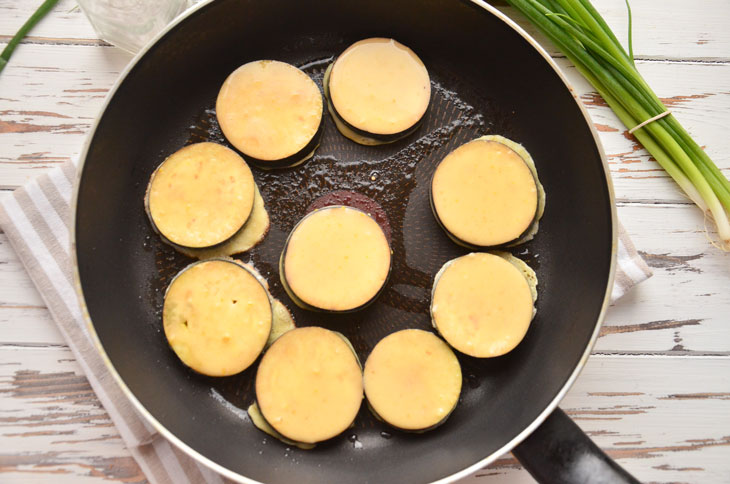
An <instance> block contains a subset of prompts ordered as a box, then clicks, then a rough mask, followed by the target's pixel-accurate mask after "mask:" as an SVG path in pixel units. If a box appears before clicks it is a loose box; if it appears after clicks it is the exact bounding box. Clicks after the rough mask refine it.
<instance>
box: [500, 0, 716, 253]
mask: <svg viewBox="0 0 730 484" xmlns="http://www.w3.org/2000/svg"><path fill="white" fill-rule="evenodd" d="M507 3H509V4H510V5H512V6H513V7H514V8H516V9H517V10H519V11H520V12H522V14H523V15H525V16H526V17H527V18H528V19H529V20H530V21H531V22H532V23H533V24H535V26H537V27H538V28H539V29H540V30H541V31H542V32H543V33H544V34H545V35H546V36H547V37H548V38H549V39H550V40H551V41H552V42H553V43H554V44H555V45H556V46H557V47H558V48H559V49H560V50H561V51H562V52H563V53H564V54H565V55H566V56H567V57H568V59H570V61H571V62H573V64H575V67H576V68H577V69H578V71H579V72H580V73H581V74H583V76H584V77H585V78H586V79H587V80H588V82H590V83H591V84H592V85H593V87H594V88H595V89H596V90H597V91H598V93H599V94H600V95H601V96H602V97H603V99H604V100H605V101H606V103H607V104H608V105H609V107H610V108H611V109H612V110H613V111H614V113H615V114H616V116H617V117H618V118H619V119H620V120H621V122H623V124H624V125H625V126H626V127H627V128H629V129H634V128H636V127H637V126H638V125H640V124H641V123H643V122H644V121H647V120H650V119H652V118H654V117H655V116H658V115H660V114H663V113H665V112H666V111H667V108H666V106H664V104H663V103H662V102H661V100H660V99H659V98H658V97H657V96H656V94H655V93H654V91H653V90H652V89H651V88H650V87H649V85H648V84H647V83H646V81H645V80H644V78H643V77H642V76H641V74H639V71H637V69H636V66H635V65H634V56H633V46H632V42H631V9H630V8H629V42H628V46H629V53H628V54H627V53H626V51H625V50H624V48H623V47H622V46H621V43H620V42H619V41H618V40H617V39H616V36H615V35H614V34H613V32H612V31H611V29H610V28H609V26H608V25H607V24H606V22H605V21H604V20H603V18H602V17H601V15H600V14H599V13H598V12H597V11H596V9H595V8H594V7H593V5H592V4H591V2H590V1H589V0H507ZM626 6H627V7H629V5H628V1H627V2H626ZM633 134H634V136H635V137H636V139H638V140H639V142H640V143H641V144H642V145H643V146H644V148H646V150H647V151H648V152H649V153H651V155H652V156H653V157H654V159H655V160H656V161H657V162H658V163H659V165H660V166H661V167H662V168H664V170H665V171H666V172H667V173H668V174H669V175H670V176H671V177H672V178H673V179H674V181H675V182H677V184H678V185H679V186H680V188H681V189H682V190H683V191H684V192H685V193H686V194H687V196H688V197H689V198H690V200H692V201H693V202H694V203H695V204H696V205H697V206H698V207H699V208H700V209H702V211H703V212H704V213H705V214H710V215H711V218H712V219H713V220H714V222H715V225H716V228H717V233H718V236H719V238H720V245H721V246H722V247H723V248H724V249H726V250H727V248H728V247H730V222H729V221H728V214H730V182H729V181H728V179H727V178H726V177H725V176H724V175H723V174H722V172H721V171H720V169H719V168H717V166H716V165H715V163H713V161H712V160H711V159H710V157H709V156H708V155H707V153H705V151H704V150H703V149H702V148H700V146H699V145H698V144H697V143H696V142H695V141H694V140H693V139H692V137H691V136H690V135H689V133H687V131H686V130H685V129H684V128H683V127H682V125H681V124H680V123H679V121H677V119H676V118H675V117H674V116H673V115H672V114H668V115H664V116H662V117H661V118H657V119H655V120H653V121H650V122H648V123H647V124H645V125H644V126H642V127H640V128H638V129H635V131H634V132H633Z"/></svg>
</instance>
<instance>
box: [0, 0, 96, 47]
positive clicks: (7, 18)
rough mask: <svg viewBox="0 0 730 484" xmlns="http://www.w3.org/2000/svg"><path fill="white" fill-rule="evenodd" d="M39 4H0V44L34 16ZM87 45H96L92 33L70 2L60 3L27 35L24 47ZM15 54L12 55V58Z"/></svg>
mask: <svg viewBox="0 0 730 484" xmlns="http://www.w3.org/2000/svg"><path fill="white" fill-rule="evenodd" d="M41 3H42V0H25V1H21V2H19V1H18V0H0V42H1V43H6V42H8V40H9V38H10V37H12V36H13V35H14V34H15V32H17V31H18V29H19V28H20V26H21V25H23V23H24V22H25V21H26V20H27V19H28V18H29V17H30V16H31V15H32V14H33V12H35V10H36V9H37V8H38V6H39V5H40V4H41ZM37 42H44V43H84V42H86V43H88V42H93V43H94V44H97V45H100V44H101V43H102V42H101V41H99V39H98V36H97V35H96V32H94V29H93V28H92V27H91V24H90V23H89V21H88V20H87V19H86V16H85V15H84V13H83V12H82V11H81V9H80V8H79V7H78V5H77V4H76V2H75V1H74V0H61V1H59V2H58V4H57V5H56V6H55V7H54V8H53V10H52V11H51V12H50V13H49V14H48V16H47V17H46V18H44V19H43V20H41V21H40V22H39V23H38V25H36V26H35V28H34V29H33V30H32V31H31V33H30V36H29V38H27V39H26V40H25V41H24V43H37ZM17 53H18V51H16V54H17Z"/></svg>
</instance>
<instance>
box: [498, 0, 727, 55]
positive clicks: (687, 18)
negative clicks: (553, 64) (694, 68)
mask: <svg viewBox="0 0 730 484" xmlns="http://www.w3.org/2000/svg"><path fill="white" fill-rule="evenodd" d="M495 3H497V4H498V5H497V8H499V9H500V10H501V11H502V12H504V13H506V14H507V15H508V16H509V17H511V18H513V19H514V20H515V21H516V22H517V23H518V24H519V25H520V26H521V27H522V28H524V29H525V30H526V31H527V32H528V33H529V34H530V35H532V36H533V37H535V38H536V39H537V40H538V41H539V42H540V43H541V44H542V45H544V46H546V49H547V50H548V52H550V53H551V54H557V53H558V50H557V49H556V48H555V47H553V46H552V44H551V43H550V42H549V41H548V40H547V39H546V38H545V37H544V36H543V35H542V34H540V33H539V32H537V30H536V29H535V28H534V27H533V26H532V24H530V23H529V22H528V21H527V20H526V19H525V18H524V17H523V16H522V15H521V14H519V13H518V12H517V11H515V10H514V9H512V8H511V7H507V6H505V5H504V2H495ZM592 3H593V4H594V5H595V7H596V9H597V10H598V11H599V13H600V14H601V15H602V16H603V18H604V19H605V20H606V23H608V25H609V26H610V27H611V30H613V32H614V33H615V34H616V38H618V39H619V41H621V42H622V43H623V44H624V46H626V45H627V40H626V39H627V32H628V28H627V27H628V22H627V19H628V16H627V11H626V3H625V1H624V0H594V1H593V2H592ZM631 12H632V17H633V44H634V55H635V57H636V58H637V59H638V58H642V59H683V60H686V59H696V60H710V61H716V60H727V59H728V58H730V32H728V30H727V28H726V27H725V25H726V22H727V19H728V18H730V3H728V2H727V1H726V0H700V1H695V2H687V1H684V0H663V1H655V0H654V1H652V0H633V1H631Z"/></svg>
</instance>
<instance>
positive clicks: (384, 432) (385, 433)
mask: <svg viewBox="0 0 730 484" xmlns="http://www.w3.org/2000/svg"><path fill="white" fill-rule="evenodd" d="M380 436H381V437H382V438H384V439H389V438H391V437H393V434H391V433H390V432H386V431H385V430H383V431H382V432H380Z"/></svg>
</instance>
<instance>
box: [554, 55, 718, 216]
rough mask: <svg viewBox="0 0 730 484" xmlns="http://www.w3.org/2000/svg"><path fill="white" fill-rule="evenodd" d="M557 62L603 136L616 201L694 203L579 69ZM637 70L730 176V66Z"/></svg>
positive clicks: (663, 65) (662, 65) (652, 65)
mask: <svg viewBox="0 0 730 484" xmlns="http://www.w3.org/2000/svg"><path fill="white" fill-rule="evenodd" d="M557 63H558V65H559V66H560V68H561V69H562V70H563V72H564V73H565V74H566V75H567V77H568V78H569V79H570V81H571V83H572V84H573V86H574V88H575V90H576V92H577V94H578V95H579V96H580V99H581V101H582V102H583V103H584V105H586V107H587V108H588V112H589V114H590V116H591V119H592V121H593V123H594V125H595V126H596V128H597V129H598V131H599V133H600V138H601V143H602V145H603V148H604V150H605V152H606V155H607V158H608V162H609V165H610V168H611V176H612V178H613V184H614V188H615V190H616V197H617V198H618V199H619V200H622V201H649V200H650V201H651V202H652V203H656V202H657V201H663V202H673V203H676V202H688V200H687V198H686V197H685V196H684V194H683V193H682V192H681V191H680V190H679V188H678V187H677V186H676V184H675V183H674V182H673V181H672V180H671V178H670V177H669V175H667V174H666V172H665V171H664V170H663V169H662V168H661V167H660V166H659V164H658V163H656V161H654V159H653V158H651V157H650V155H649V153H648V152H647V151H646V150H644V149H643V148H642V147H641V145H640V144H639V143H638V141H637V140H636V138H634V137H633V135H630V134H629V133H628V130H627V129H626V127H625V126H624V125H623V124H622V123H621V121H619V120H618V118H617V117H616V116H615V115H614V113H613V111H612V110H611V109H610V108H608V106H607V105H606V104H605V103H604V101H603V100H602V99H601V98H600V96H598V94H597V93H596V92H595V91H594V90H593V88H592V87H591V86H590V84H589V83H588V82H587V81H586V80H585V79H584V78H583V77H582V76H581V75H580V74H579V73H578V72H577V71H576V69H575V67H573V65H572V64H571V63H570V62H569V61H568V60H566V59H557ZM637 67H638V69H639V71H640V72H641V74H642V75H643V76H644V78H645V79H646V81H647V82H648V83H649V85H650V86H652V88H653V89H654V91H655V92H656V94H657V96H659V97H660V98H661V99H662V101H663V102H664V104H665V105H666V106H667V108H668V109H670V110H671V111H672V113H673V115H674V116H675V117H676V118H677V120H679V122H680V123H682V125H683V126H684V127H685V128H686V129H687V131H688V132H689V133H690V134H692V135H693V137H694V139H695V140H696V141H697V143H698V144H699V145H700V146H702V147H703V148H704V149H705V150H706V152H707V153H708V155H709V156H710V157H711V158H712V159H713V160H714V162H715V164H716V165H717V166H718V167H719V168H720V169H721V170H722V171H723V173H724V174H725V176H726V177H730V156H728V153H730V139H728V137H727V136H726V131H727V128H726V126H730V64H722V63H717V64H710V63H673V62H654V61H652V62H638V63H637ZM567 139H569V134H567V133H566V140H567Z"/></svg>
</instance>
